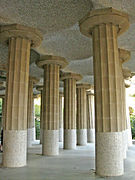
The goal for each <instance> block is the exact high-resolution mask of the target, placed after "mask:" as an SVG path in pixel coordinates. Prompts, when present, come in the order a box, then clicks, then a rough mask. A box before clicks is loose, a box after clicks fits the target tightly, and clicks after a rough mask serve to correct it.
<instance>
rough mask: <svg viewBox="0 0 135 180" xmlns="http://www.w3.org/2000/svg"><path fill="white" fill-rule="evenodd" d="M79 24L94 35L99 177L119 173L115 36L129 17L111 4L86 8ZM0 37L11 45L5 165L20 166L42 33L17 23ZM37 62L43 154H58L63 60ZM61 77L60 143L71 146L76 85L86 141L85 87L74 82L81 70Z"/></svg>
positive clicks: (121, 119)
mask: <svg viewBox="0 0 135 180" xmlns="http://www.w3.org/2000/svg"><path fill="white" fill-rule="evenodd" d="M79 26H80V31H81V33H82V34H84V35H85V36H88V37H92V39H93V61H94V66H93V69H94V92H95V122H96V123H95V129H96V132H95V135H96V173H97V174H98V175H101V176H118V175H122V174H123V172H124V166H123V159H124V158H123V153H122V152H123V147H124V146H123V131H125V125H123V124H125V109H124V104H125V100H123V98H124V97H123V95H124V86H123V78H122V66H121V62H120V60H119V53H118V43H117V37H118V35H120V34H122V33H123V32H124V31H126V30H127V28H128V26H129V22H128V16H127V14H125V13H122V12H120V11H117V10H115V9H112V8H106V9H98V10H94V11H91V12H90V13H88V14H87V15H86V17H84V18H83V19H82V20H81V21H80V22H79ZM0 40H1V41H8V44H9V61H8V73H7V86H6V87H7V90H6V105H5V107H6V108H5V123H4V154H3V166H5V167H21V166H24V165H26V154H27V152H26V144H27V99H28V81H29V56H30V47H36V46H38V45H39V44H40V42H41V40H42V36H41V34H40V33H39V32H38V31H37V30H35V29H33V28H28V27H25V26H21V25H16V24H15V25H6V26H1V27H0ZM36 63H37V65H38V66H39V67H40V68H43V69H44V85H43V94H42V95H43V112H42V118H41V119H42V121H43V124H42V127H41V128H42V137H41V138H42V153H43V155H48V156H49V155H58V154H59V144H58V142H59V72H60V69H62V68H64V67H65V66H66V65H67V62H66V60H65V59H64V58H62V57H56V56H42V57H41V59H40V60H37V62H36ZM64 76H65V77H64V78H63V77H62V80H63V81H64V99H65V100H64V107H65V108H64V109H65V111H64V118H65V119H66V120H64V147H67V148H70V147H75V146H76V138H75V137H76V131H75V127H76V100H75V98H76V87H77V99H78V101H77V102H78V103H77V119H78V122H79V123H78V125H77V129H78V135H77V139H78V144H85V143H86V141H85V142H84V139H83V137H86V136H87V133H86V132H87V130H86V128H87V122H86V113H85V112H86V103H84V101H86V89H87V87H84V86H82V85H77V86H76V81H77V80H79V79H80V76H79V75H75V76H72V74H70V73H68V74H66V75H64ZM30 96H31V94H30ZM31 127H32V125H30V128H31ZM92 129H94V126H93V128H92ZM13 142H14V143H13ZM112 157H113V158H112Z"/></svg>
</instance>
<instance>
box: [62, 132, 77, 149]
mask: <svg viewBox="0 0 135 180" xmlns="http://www.w3.org/2000/svg"><path fill="white" fill-rule="evenodd" d="M64 149H76V129H64Z"/></svg>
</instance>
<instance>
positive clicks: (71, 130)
mask: <svg viewBox="0 0 135 180" xmlns="http://www.w3.org/2000/svg"><path fill="white" fill-rule="evenodd" d="M81 79H82V77H81V75H79V74H75V73H64V74H62V76H61V80H63V81H64V149H75V148H76V81H78V80H81Z"/></svg>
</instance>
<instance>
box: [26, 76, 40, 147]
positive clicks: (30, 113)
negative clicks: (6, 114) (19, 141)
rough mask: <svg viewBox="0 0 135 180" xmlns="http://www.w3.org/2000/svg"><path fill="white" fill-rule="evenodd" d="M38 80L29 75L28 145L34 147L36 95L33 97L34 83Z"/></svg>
mask: <svg viewBox="0 0 135 180" xmlns="http://www.w3.org/2000/svg"><path fill="white" fill-rule="evenodd" d="M37 82H38V80H37V79H36V78H34V77H29V85H28V111H27V128H28V130H27V147H32V144H33V143H34V141H35V119H34V111H33V110H34V108H33V107H34V97H33V85H34V83H37Z"/></svg>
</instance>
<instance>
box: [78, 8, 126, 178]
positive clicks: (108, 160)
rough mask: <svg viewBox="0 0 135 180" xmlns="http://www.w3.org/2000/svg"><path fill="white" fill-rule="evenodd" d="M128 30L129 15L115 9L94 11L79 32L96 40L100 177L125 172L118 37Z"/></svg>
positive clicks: (95, 69) (95, 66) (97, 153)
mask: <svg viewBox="0 0 135 180" xmlns="http://www.w3.org/2000/svg"><path fill="white" fill-rule="evenodd" d="M128 27H129V20H128V15H127V14H126V13H123V12H120V11H118V10H115V9H113V8H105V9H97V10H93V11H91V12H90V13H88V14H87V15H86V16H85V17H84V18H83V19H82V20H81V21H80V31H81V32H82V33H83V34H84V35H86V36H88V37H92V39H93V62H94V92H95V124H96V173H97V174H98V175H100V176H119V175H122V174H123V173H124V168H123V154H122V153H121V152H122V145H123V143H122V125H121V122H122V121H121V118H122V108H121V84H120V79H121V67H120V61H119V53H118V44H117V36H118V35H120V34H122V33H123V32H124V31H126V30H127V29H128ZM112 157H113V158H112Z"/></svg>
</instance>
